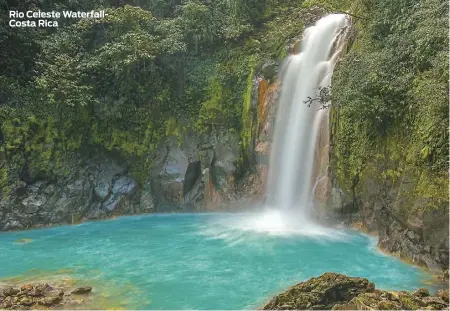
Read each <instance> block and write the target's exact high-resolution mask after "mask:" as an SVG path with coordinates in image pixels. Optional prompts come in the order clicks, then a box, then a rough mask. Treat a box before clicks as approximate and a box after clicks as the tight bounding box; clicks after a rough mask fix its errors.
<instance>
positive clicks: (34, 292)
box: [0, 283, 92, 310]
mask: <svg viewBox="0 0 450 311" xmlns="http://www.w3.org/2000/svg"><path fill="white" fill-rule="evenodd" d="M91 291H92V287H90V286H82V287H77V288H75V289H73V290H71V291H67V290H66V289H63V288H61V287H57V286H54V285H53V286H52V285H49V284H48V283H41V284H35V285H33V284H25V285H23V286H21V287H20V288H17V287H11V286H8V287H5V288H3V289H0V309H1V310H4V309H6V310H36V309H56V308H58V309H60V308H64V309H65V306H66V307H71V308H73V306H75V305H82V304H83V303H84V299H83V297H85V296H86V295H88V294H89V293H90V292H91Z"/></svg>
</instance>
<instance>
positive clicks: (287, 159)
mask: <svg viewBox="0 0 450 311" xmlns="http://www.w3.org/2000/svg"><path fill="white" fill-rule="evenodd" d="M347 24H348V21H347V17H346V15H344V14H331V15H328V16H326V17H323V18H322V19H320V20H319V21H318V22H317V23H316V24H315V25H314V26H311V27H308V28H307V29H306V30H305V31H304V35H303V39H302V41H301V43H300V52H299V53H298V54H296V55H291V56H289V57H288V58H287V60H286V62H285V63H284V65H283V66H282V70H281V81H282V86H281V96H280V100H279V103H278V105H279V106H278V111H277V117H276V123H275V132H274V137H273V144H272V148H271V154H270V164H269V165H270V166H269V175H268V183H267V189H266V194H267V202H266V204H267V206H268V207H270V208H275V209H277V210H279V211H282V212H289V213H291V212H295V213H299V214H300V218H301V219H302V221H303V222H304V223H308V222H309V217H310V216H309V209H310V207H311V202H312V195H311V194H312V185H313V184H314V183H315V182H316V179H315V178H316V177H317V176H313V168H314V165H315V163H314V153H315V146H316V140H317V133H318V130H319V127H320V125H321V122H323V120H324V119H325V118H326V117H327V111H326V110H323V109H319V108H320V106H319V104H315V103H313V104H312V105H310V106H308V105H307V104H306V103H305V101H306V100H307V99H308V97H311V98H315V97H317V95H318V90H319V87H328V86H330V85H331V76H332V73H333V68H334V65H335V63H336V59H337V57H338V55H339V52H340V50H341V49H342V46H343V43H344V42H345V40H344V39H345V38H344V37H345V36H342V34H343V33H345V29H346V28H347V27H346V26H347Z"/></svg>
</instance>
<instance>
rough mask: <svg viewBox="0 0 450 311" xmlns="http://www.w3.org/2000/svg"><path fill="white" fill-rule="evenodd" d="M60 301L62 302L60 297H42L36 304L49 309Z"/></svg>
mask: <svg viewBox="0 0 450 311" xmlns="http://www.w3.org/2000/svg"><path fill="white" fill-rule="evenodd" d="M61 300H62V297H61V296H47V297H43V298H41V299H39V300H38V303H39V304H40V305H43V306H46V307H50V306H53V305H57V304H58V303H60V302H61Z"/></svg>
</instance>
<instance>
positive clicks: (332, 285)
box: [263, 272, 375, 310]
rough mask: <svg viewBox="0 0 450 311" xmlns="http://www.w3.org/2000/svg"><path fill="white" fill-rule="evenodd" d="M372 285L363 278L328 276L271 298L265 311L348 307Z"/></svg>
mask: <svg viewBox="0 0 450 311" xmlns="http://www.w3.org/2000/svg"><path fill="white" fill-rule="evenodd" d="M374 289H375V285H374V284H373V283H371V282H369V281H368V280H367V279H365V278H359V277H348V276H346V275H343V274H338V273H332V272H327V273H324V274H322V275H321V276H319V277H317V278H312V279H309V280H308V281H305V282H301V283H299V284H297V285H294V286H292V287H291V288H289V289H288V290H287V291H286V292H284V293H282V294H280V295H278V296H276V297H274V298H273V299H272V300H271V301H270V302H269V303H268V304H267V305H265V306H264V308H263V309H264V310H280V309H283V310H299V309H300V310H305V309H307V310H312V309H321V310H326V309H328V310H330V309H331V308H333V306H334V305H335V304H339V303H347V302H349V301H350V300H352V299H353V298H355V297H357V296H358V295H359V294H362V293H365V292H371V291H373V290H374Z"/></svg>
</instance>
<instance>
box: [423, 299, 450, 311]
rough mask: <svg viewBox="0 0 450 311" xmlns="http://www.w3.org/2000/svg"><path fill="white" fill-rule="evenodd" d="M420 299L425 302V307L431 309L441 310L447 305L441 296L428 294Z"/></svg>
mask: <svg viewBox="0 0 450 311" xmlns="http://www.w3.org/2000/svg"><path fill="white" fill-rule="evenodd" d="M422 301H423V302H424V303H425V304H426V306H427V307H431V308H432V309H431V310H442V309H444V308H446V307H448V303H446V302H445V301H444V300H443V299H442V298H440V297H435V296H430V297H424V298H423V299H422Z"/></svg>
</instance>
